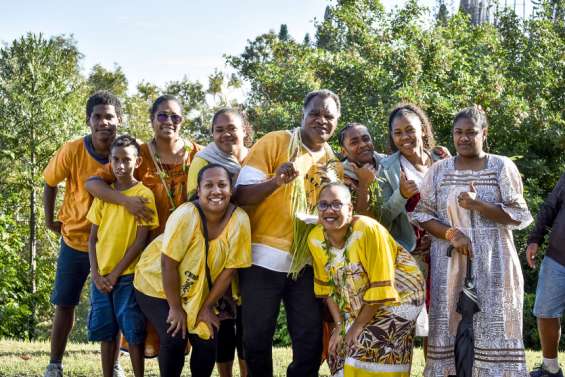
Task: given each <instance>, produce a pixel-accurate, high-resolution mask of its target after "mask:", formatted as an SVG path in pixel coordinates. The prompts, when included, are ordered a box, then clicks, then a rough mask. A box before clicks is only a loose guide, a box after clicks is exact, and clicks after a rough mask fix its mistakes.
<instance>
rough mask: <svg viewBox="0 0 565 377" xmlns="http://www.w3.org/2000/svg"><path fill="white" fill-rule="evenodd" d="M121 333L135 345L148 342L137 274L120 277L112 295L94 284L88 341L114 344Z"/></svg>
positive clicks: (92, 286) (89, 315) (92, 285)
mask: <svg viewBox="0 0 565 377" xmlns="http://www.w3.org/2000/svg"><path fill="white" fill-rule="evenodd" d="M119 330H121V331H122V334H124V337H125V338H126V340H127V341H128V343H130V344H132V345H133V344H142V343H144V342H145V316H144V315H143V313H142V312H141V309H139V306H138V305H137V302H136V301H135V294H134V288H133V274H130V275H123V276H120V278H119V279H118V281H117V282H116V285H115V286H114V289H112V292H110V293H103V292H101V291H99V290H98V288H96V285H94V283H92V284H91V288H90V312H89V313H88V339H89V340H91V341H95V342H96V341H98V342H110V341H113V340H114V339H116V336H117V335H118V331H119Z"/></svg>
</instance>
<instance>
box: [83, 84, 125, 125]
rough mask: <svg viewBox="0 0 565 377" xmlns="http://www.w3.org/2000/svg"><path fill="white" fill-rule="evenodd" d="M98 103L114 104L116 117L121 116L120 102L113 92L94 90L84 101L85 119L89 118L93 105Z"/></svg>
mask: <svg viewBox="0 0 565 377" xmlns="http://www.w3.org/2000/svg"><path fill="white" fill-rule="evenodd" d="M98 105H110V106H114V109H115V110H116V115H117V116H118V118H122V115H123V113H122V103H121V102H120V100H119V99H118V97H116V96H115V95H114V94H113V93H110V92H109V91H107V90H99V91H96V92H94V94H92V95H91V96H90V97H88V100H87V101H86V119H87V120H88V119H90V116H91V115H92V112H93V111H94V106H98Z"/></svg>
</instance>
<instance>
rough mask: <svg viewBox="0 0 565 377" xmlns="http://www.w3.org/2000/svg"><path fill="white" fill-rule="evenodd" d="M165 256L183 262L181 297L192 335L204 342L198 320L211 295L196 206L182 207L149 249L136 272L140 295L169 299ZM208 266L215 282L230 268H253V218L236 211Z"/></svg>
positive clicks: (204, 332) (215, 244) (207, 334)
mask: <svg viewBox="0 0 565 377" xmlns="http://www.w3.org/2000/svg"><path fill="white" fill-rule="evenodd" d="M161 253H163V254H165V255H166V256H168V257H169V258H171V259H173V260H175V261H177V262H179V263H180V264H179V269H178V270H179V278H180V287H179V288H180V296H181V300H182V305H183V308H184V310H185V312H186V315H187V328H188V331H189V332H191V333H194V334H197V335H198V336H199V337H201V338H203V339H208V338H209V337H210V332H209V330H208V327H207V326H206V325H205V324H204V323H199V324H197V323H196V316H197V315H198V312H199V311H200V308H201V307H202V304H203V303H204V301H205V300H206V297H207V295H208V283H207V281H206V272H205V271H206V270H205V266H204V263H205V243H204V235H203V234H202V228H201V222H200V215H199V213H198V210H197V209H196V207H195V206H194V204H192V203H185V204H183V205H181V206H180V207H178V208H177V209H176V210H175V211H174V212H173V213H172V214H171V216H170V217H169V219H168V221H167V224H166V226H165V233H163V234H162V235H160V236H159V237H157V238H156V239H155V240H153V242H151V243H150V244H149V246H147V248H146V249H145V251H144V252H143V254H142V255H141V259H140V260H139V262H138V264H137V268H136V269H135V278H134V286H135V288H136V289H137V290H139V291H140V292H142V293H144V294H146V295H148V296H152V297H157V298H162V299H166V296H165V291H164V289H163V280H162V275H161ZM208 253H209V254H208V266H209V268H210V274H211V277H212V281H215V280H216V278H217V277H218V276H219V275H220V273H221V272H222V271H223V270H224V269H226V268H245V267H249V266H251V228H250V225H249V217H248V216H247V214H246V213H245V211H243V210H242V209H241V208H236V210H235V211H234V212H233V214H232V216H231V218H230V219H229V221H228V223H227V224H226V226H225V228H224V230H223V231H222V233H221V234H220V235H219V236H218V237H217V238H215V239H214V240H211V241H210V243H209V252H208Z"/></svg>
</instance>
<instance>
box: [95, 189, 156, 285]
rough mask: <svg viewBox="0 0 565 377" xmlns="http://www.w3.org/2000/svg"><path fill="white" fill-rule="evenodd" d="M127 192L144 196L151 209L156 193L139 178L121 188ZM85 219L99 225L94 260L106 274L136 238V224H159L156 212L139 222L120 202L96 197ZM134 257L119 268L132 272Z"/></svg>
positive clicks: (126, 193)
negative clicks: (115, 202) (130, 185)
mask: <svg viewBox="0 0 565 377" xmlns="http://www.w3.org/2000/svg"><path fill="white" fill-rule="evenodd" d="M121 193H122V194H124V195H126V196H140V197H143V198H146V199H147V205H148V206H149V208H151V209H152V210H153V211H154V213H157V208H155V197H154V196H153V192H151V190H150V189H148V188H147V187H145V186H144V185H143V184H142V183H141V182H139V183H137V184H136V185H135V186H133V187H130V188H129V189H127V190H124V191H121ZM86 218H87V219H88V221H90V222H91V223H92V224H95V225H98V241H97V242H96V260H97V261H98V270H99V271H100V275H107V274H109V273H110V272H112V270H113V269H114V268H115V267H116V265H117V264H118V263H119V262H120V261H121V260H122V258H123V257H124V255H125V254H126V250H127V249H128V247H130V246H131V245H132V244H133V242H134V241H135V237H136V235H137V227H138V226H141V225H144V226H148V227H149V228H150V229H155V228H157V227H158V226H159V219H158V218H157V216H153V218H152V219H151V220H150V221H148V222H146V221H142V222H141V223H138V222H137V221H136V220H135V217H134V216H133V215H132V214H131V213H129V211H128V210H127V209H126V208H125V207H124V206H121V205H118V204H113V203H108V202H104V201H102V200H100V199H98V198H95V199H94V201H93V202H92V206H91V207H90V210H89V211H88V214H87V215H86ZM136 263H137V260H135V261H134V262H133V263H132V264H130V265H129V266H128V268H126V269H125V270H124V272H122V275H129V274H133V273H134V271H135V265H136Z"/></svg>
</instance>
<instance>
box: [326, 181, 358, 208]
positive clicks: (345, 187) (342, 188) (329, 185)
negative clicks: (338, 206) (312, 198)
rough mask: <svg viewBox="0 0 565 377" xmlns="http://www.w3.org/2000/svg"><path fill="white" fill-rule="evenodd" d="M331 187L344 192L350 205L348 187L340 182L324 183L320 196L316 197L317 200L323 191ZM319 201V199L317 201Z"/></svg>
mask: <svg viewBox="0 0 565 377" xmlns="http://www.w3.org/2000/svg"><path fill="white" fill-rule="evenodd" d="M332 187H338V188H339V189H340V190H342V191H344V192H345V193H346V194H345V196H346V198H347V200H349V203H351V191H349V187H347V186H346V185H345V184H343V183H342V182H330V183H326V184H325V185H323V186H322V188H321V189H320V194H319V195H318V198H321V197H322V193H323V192H324V191H326V190H327V189H329V188H332ZM318 201H319V199H318Z"/></svg>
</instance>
